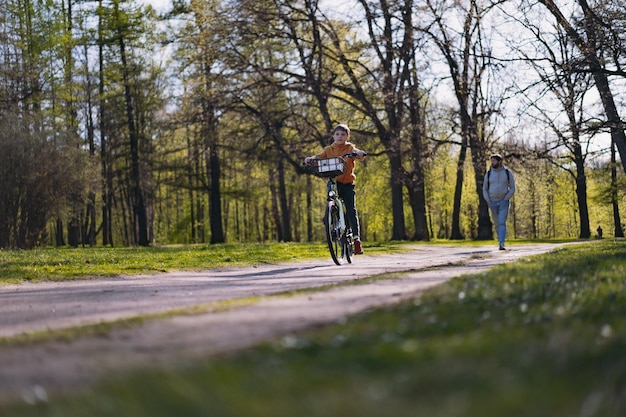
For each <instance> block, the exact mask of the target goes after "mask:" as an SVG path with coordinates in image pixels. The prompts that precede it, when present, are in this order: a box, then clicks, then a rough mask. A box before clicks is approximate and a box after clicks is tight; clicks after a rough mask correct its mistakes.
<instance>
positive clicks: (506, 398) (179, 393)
mask: <svg viewBox="0 0 626 417" xmlns="http://www.w3.org/2000/svg"><path fill="white" fill-rule="evenodd" d="M625 276H626V244H625V243H624V242H610V241H603V242H598V243H594V244H587V245H575V246H570V247H567V248H564V249H562V250H559V251H558V252H555V253H550V254H546V255H542V256H538V257H534V258H529V259H526V260H523V261H520V262H517V263H515V264H512V265H504V266H500V267H497V268H494V269H493V270H491V271H489V272H487V273H484V274H479V275H468V276H463V277H459V278H456V279H454V280H452V281H450V282H449V283H447V284H444V285H441V286H439V287H436V288H434V289H433V290H431V291H429V292H427V293H425V294H423V295H422V296H420V297H417V298H415V299H414V300H412V301H409V302H405V303H402V304H399V305H396V306H392V307H388V308H384V309H378V310H375V311H371V312H367V313H364V314H361V315H358V316H356V317H352V318H349V319H347V320H346V321H345V322H344V323H340V324H337V325H333V326H329V327H327V328H324V329H321V330H317V331H312V332H306V333H302V334H297V335H288V336H285V337H283V338H281V339H279V340H276V341H275V342H273V343H270V344H266V345H263V346H260V347H258V348H255V349H251V350H249V351H246V352H244V353H240V354H235V355H233V356H232V357H230V358H219V359H207V360H205V361H200V362H195V363H194V364H193V365H192V366H189V367H184V368H180V369H177V370H171V371H162V372H151V371H146V372H141V373H136V374H134V375H132V376H131V377H129V378H126V377H120V378H117V379H113V380H110V381H109V382H108V383H107V384H104V385H101V386H99V387H98V388H96V389H93V390H87V391H84V392H82V393H80V394H78V393H77V394H76V395H74V396H68V397H65V398H58V399H53V400H52V401H51V402H50V403H41V404H38V405H36V406H13V407H5V408H4V409H3V410H2V414H3V416H6V417H9V416H18V415H19V416H20V417H28V416H35V415H36V416H38V417H42V416H56V415H63V416H66V417H72V416H82V415H90V416H108V415H132V416H135V417H142V416H150V417H158V416H171V415H177V416H207V415H210V416H213V417H218V416H268V417H269V416H272V417H280V416H294V415H298V416H324V417H328V416H359V417H368V416H377V417H378V416H381V415H390V416H391V415H392V416H431V417H439V416H441V417H470V416H472V417H473V416H482V417H501V416H515V417H522V416H528V417H544V416H545V417H568V416H574V415H576V416H589V417H600V416H602V417H617V416H621V415H624V413H625V412H626V403H625V401H624V397H623V392H622V391H623V384H624V378H625V375H626V362H625V361H624V355H623V352H624V349H625V348H626V339H625V337H624V335H625V334H626V319H625V317H626V280H625V278H624V277H625Z"/></svg>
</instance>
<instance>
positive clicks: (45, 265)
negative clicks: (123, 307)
mask: <svg viewBox="0 0 626 417" xmlns="http://www.w3.org/2000/svg"><path fill="white" fill-rule="evenodd" d="M403 245H404V244H403V243H395V242H394V243H389V242H374V243H371V244H369V243H368V245H367V250H368V253H369V254H377V253H390V252H394V251H401V250H403V249H402V246H403ZM320 258H330V255H329V254H328V247H327V246H326V244H325V243H314V244H311V243H259V244H253V243H252V244H250V243H247V244H220V245H194V246H166V247H148V248H103V247H96V248H76V249H74V248H67V247H66V248H60V249H57V248H43V249H34V250H28V251H11V250H0V266H1V267H0V284H2V283H5V284H15V283H20V282H24V281H31V282H42V281H62V280H72V279H84V278H97V277H106V276H114V275H132V274H152V273H160V272H172V271H176V270H179V271H180V270H200V269H208V268H220V267H227V266H242V265H255V264H263V263H269V264H275V263H279V262H289V261H297V260H305V259H320Z"/></svg>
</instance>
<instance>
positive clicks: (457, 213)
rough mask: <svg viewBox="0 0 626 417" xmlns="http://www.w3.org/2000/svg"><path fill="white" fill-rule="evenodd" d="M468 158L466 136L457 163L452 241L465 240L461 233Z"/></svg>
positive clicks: (451, 231)
mask: <svg viewBox="0 0 626 417" xmlns="http://www.w3.org/2000/svg"><path fill="white" fill-rule="evenodd" d="M466 157H467V138H466V137H465V136H464V137H463V139H462V143H461V151H460V152H459V159H458V160H457V163H456V183H455V185H454V199H453V201H452V225H451V230H450V239H452V240H463V239H465V236H463V233H462V232H461V198H462V197H463V181H464V178H465V159H466Z"/></svg>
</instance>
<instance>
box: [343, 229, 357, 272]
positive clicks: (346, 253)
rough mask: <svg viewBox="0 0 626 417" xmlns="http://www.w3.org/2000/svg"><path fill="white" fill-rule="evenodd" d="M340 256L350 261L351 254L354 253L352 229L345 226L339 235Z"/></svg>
mask: <svg viewBox="0 0 626 417" xmlns="http://www.w3.org/2000/svg"><path fill="white" fill-rule="evenodd" d="M341 247H342V257H343V258H345V259H346V261H348V263H349V264H351V263H352V255H354V241H353V240H352V230H351V229H350V228H347V229H346V231H345V233H344V234H343V236H342V237H341Z"/></svg>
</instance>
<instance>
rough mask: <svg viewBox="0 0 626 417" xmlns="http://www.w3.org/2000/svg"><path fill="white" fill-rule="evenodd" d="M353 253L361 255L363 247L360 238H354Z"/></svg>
mask: <svg viewBox="0 0 626 417" xmlns="http://www.w3.org/2000/svg"><path fill="white" fill-rule="evenodd" d="M354 254H355V255H363V248H362V247H361V239H354Z"/></svg>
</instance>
